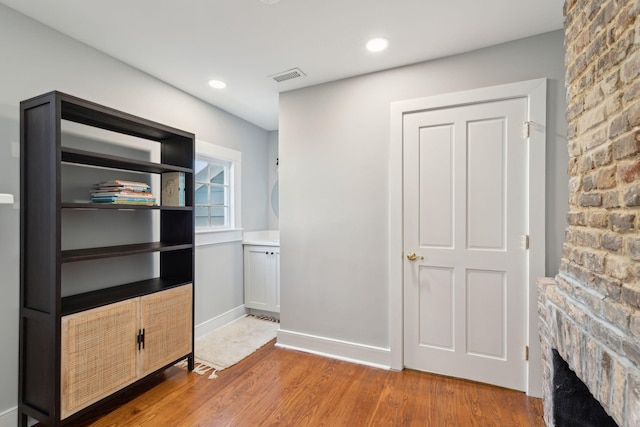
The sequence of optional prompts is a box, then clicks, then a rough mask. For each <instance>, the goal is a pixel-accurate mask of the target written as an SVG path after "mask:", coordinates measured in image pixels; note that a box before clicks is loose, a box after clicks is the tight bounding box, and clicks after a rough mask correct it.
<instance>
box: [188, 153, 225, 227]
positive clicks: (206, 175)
mask: <svg viewBox="0 0 640 427" xmlns="http://www.w3.org/2000/svg"><path fill="white" fill-rule="evenodd" d="M230 169H231V162H226V161H223V160H217V159H212V158H207V157H203V156H197V157H196V162H195V172H196V174H195V210H196V211H195V221H196V224H195V225H196V228H229V227H230V226H231V224H230V218H231V203H230V199H231V190H232V189H231V177H230V172H231V171H230Z"/></svg>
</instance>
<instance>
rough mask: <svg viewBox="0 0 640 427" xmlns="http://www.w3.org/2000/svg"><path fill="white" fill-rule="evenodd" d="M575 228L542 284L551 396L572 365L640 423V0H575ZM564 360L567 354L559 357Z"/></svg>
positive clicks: (570, 32)
mask: <svg viewBox="0 0 640 427" xmlns="http://www.w3.org/2000/svg"><path fill="white" fill-rule="evenodd" d="M564 13H565V64H566V85H567V121H568V126H569V127H568V130H567V139H568V149H569V156H570V161H569V165H568V171H569V176H570V181H569V193H570V194H569V213H568V214H567V220H568V223H569V226H568V228H567V231H566V237H565V243H564V246H563V255H562V261H561V265H560V273H559V274H558V276H556V278H555V279H541V280H539V282H538V290H539V293H538V295H539V300H538V303H539V304H538V311H539V319H540V337H541V346H542V357H543V375H544V383H543V396H544V408H545V422H546V424H547V425H548V426H554V425H557V426H562V425H567V424H565V423H564V422H563V421H562V420H556V418H555V417H554V414H555V413H556V412H554V411H556V410H557V409H558V408H554V398H555V397H557V396H556V395H555V394H556V393H557V390H559V387H560V386H558V378H556V377H559V375H560V374H558V373H557V372H556V371H554V357H555V358H556V359H557V360H556V365H557V363H558V361H560V362H562V361H564V362H566V364H567V366H568V368H569V371H570V372H572V373H575V376H576V377H577V378H578V379H579V382H580V383H583V384H584V386H586V389H587V390H588V392H589V394H590V395H591V396H593V397H594V398H595V400H597V401H598V402H599V403H600V405H601V406H602V408H604V410H605V411H606V413H607V414H609V415H610V416H611V418H613V420H615V423H617V424H618V425H619V426H625V427H627V426H628V427H631V426H640V231H639V229H640V18H638V15H640V0H617V1H616V0H566V1H565V5H564ZM558 358H560V359H558Z"/></svg>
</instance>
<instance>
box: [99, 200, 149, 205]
mask: <svg viewBox="0 0 640 427" xmlns="http://www.w3.org/2000/svg"><path fill="white" fill-rule="evenodd" d="M92 203H109V204H111V205H143V206H155V205H156V202H155V200H154V201H150V200H123V199H120V200H92Z"/></svg>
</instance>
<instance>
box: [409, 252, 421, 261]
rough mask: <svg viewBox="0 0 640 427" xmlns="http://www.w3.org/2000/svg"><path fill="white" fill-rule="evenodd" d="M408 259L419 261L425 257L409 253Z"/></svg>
mask: <svg viewBox="0 0 640 427" xmlns="http://www.w3.org/2000/svg"><path fill="white" fill-rule="evenodd" d="M407 259H408V260H409V261H415V260H417V259H424V257H423V256H418V255H416V253H415V252H409V253H407Z"/></svg>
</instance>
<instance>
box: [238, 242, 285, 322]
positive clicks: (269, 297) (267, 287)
mask: <svg viewBox="0 0 640 427" xmlns="http://www.w3.org/2000/svg"><path fill="white" fill-rule="evenodd" d="M244 305H245V307H247V308H253V309H256V310H263V311H271V312H276V313H280V247H278V246H258V245H245V246H244Z"/></svg>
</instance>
